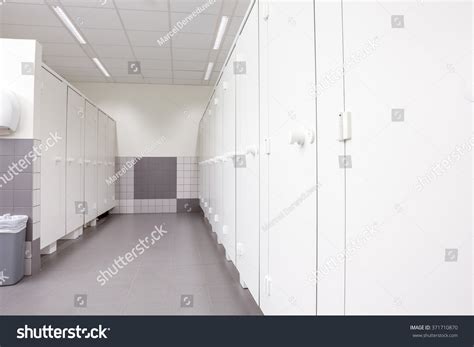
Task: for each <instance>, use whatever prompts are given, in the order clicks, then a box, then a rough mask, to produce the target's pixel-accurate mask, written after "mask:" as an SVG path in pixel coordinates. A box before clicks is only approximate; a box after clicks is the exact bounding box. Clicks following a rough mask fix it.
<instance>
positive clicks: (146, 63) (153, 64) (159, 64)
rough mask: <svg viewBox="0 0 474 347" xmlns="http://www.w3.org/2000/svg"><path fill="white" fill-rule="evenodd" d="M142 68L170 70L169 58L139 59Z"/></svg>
mask: <svg viewBox="0 0 474 347" xmlns="http://www.w3.org/2000/svg"><path fill="white" fill-rule="evenodd" d="M140 63H141V64H142V69H144V70H145V69H156V70H169V71H171V60H149V59H142V60H140Z"/></svg>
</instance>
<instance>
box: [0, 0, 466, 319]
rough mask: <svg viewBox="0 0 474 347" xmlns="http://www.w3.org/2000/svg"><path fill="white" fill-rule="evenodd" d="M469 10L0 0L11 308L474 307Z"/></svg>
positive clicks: (387, 310)
mask: <svg viewBox="0 0 474 347" xmlns="http://www.w3.org/2000/svg"><path fill="white" fill-rule="evenodd" d="M473 11H474V10H473V5H472V3H469V2H458V3H455V4H448V3H423V4H419V3H415V2H412V1H403V2H389V1H383V2H371V1H367V2H351V1H345V0H342V1H333V2H331V1H329V2H328V1H318V0H315V1H309V0H300V1H264V0H260V1H258V0H257V1H251V0H248V1H246V0H214V1H212V0H209V1H200V0H199V1H198V0H166V1H165V0H163V1H161V0H160V1H131V0H108V1H99V0H89V1H85V0H58V1H41V0H38V1H26V0H15V1H13V0H12V1H5V2H2V4H1V5H0V58H1V59H0V87H2V104H7V101H8V102H11V103H12V105H13V102H12V101H11V100H13V99H14V100H16V102H17V103H18V104H19V105H18V110H19V111H18V112H19V114H20V116H19V123H18V125H17V126H15V129H14V131H10V132H9V133H8V134H4V135H2V136H0V160H1V161H0V164H1V166H0V184H2V185H1V187H0V194H1V195H0V197H1V198H0V204H1V205H0V215H3V214H7V213H10V214H24V215H27V216H28V217H29V221H28V224H27V233H26V249H25V274H26V275H27V276H26V277H25V278H24V279H22V280H21V281H20V282H19V283H17V284H16V285H12V286H0V314H5V315H7V314H8V315H15V314H33V315H37V314H67V315H79V314H90V315H107V314H112V315H188V314H190V315H313V316H314V315H430V314H435V315H466V314H472V311H473V300H472V292H473V287H472V285H473V284H472V275H473V266H472V263H473V258H472V246H473V237H472V215H473V207H472V181H473V180H472V167H473V166H472V165H473V164H472V146H473V144H474V141H473V135H472V134H473V128H472V101H473V97H472V95H473V94H472V44H473V39H472V31H471V30H470V28H471V25H472V18H473V14H474V12H473ZM361 18H363V19H364V20H363V21H361ZM4 91H5V93H7V92H6V91H8V93H10V94H4ZM11 93H14V95H16V97H14V98H13V99H7V96H6V95H11ZM8 97H10V96H8ZM2 125H3V124H0V126H2ZM12 127H13V126H12ZM35 149H36V150H35ZM38 149H39V150H38ZM30 157H31V158H32V161H31V163H30V165H26V168H25V169H22V170H18V171H19V172H17V173H15V172H13V171H12V169H11V167H12V164H14V163H19V160H22V159H23V158H30ZM20 167H21V165H20ZM0 270H2V267H1V264H0ZM433 303H436V304H433Z"/></svg>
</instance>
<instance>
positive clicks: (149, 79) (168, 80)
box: [145, 77, 173, 84]
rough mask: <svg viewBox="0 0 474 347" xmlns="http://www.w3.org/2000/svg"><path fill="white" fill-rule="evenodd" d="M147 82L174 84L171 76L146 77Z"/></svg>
mask: <svg viewBox="0 0 474 347" xmlns="http://www.w3.org/2000/svg"><path fill="white" fill-rule="evenodd" d="M145 83H150V84H173V80H172V79H169V78H147V77H145Z"/></svg>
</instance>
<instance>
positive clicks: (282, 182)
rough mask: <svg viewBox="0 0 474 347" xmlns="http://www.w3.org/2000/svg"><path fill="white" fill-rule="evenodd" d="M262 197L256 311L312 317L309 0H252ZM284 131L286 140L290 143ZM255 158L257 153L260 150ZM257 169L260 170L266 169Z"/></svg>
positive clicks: (313, 104)
mask: <svg viewBox="0 0 474 347" xmlns="http://www.w3.org/2000/svg"><path fill="white" fill-rule="evenodd" d="M260 33H261V37H260V50H261V62H260V66H261V67H262V71H261V95H262V105H263V107H262V109H261V121H262V127H261V137H262V138H263V139H267V140H266V141H264V142H266V145H265V152H267V153H269V154H268V162H267V161H265V160H263V161H262V163H263V165H268V168H267V169H266V170H268V171H267V172H268V177H265V176H263V177H262V181H261V182H262V185H268V188H267V190H268V196H265V197H262V204H264V206H263V209H264V210H265V209H266V210H268V217H267V216H262V217H263V218H262V228H263V230H262V237H261V257H260V259H261V267H262V270H261V296H260V303H261V308H262V310H263V312H264V313H265V314H302V315H314V314H316V288H315V287H314V285H313V283H312V282H311V277H312V274H313V273H314V272H315V271H316V228H317V225H316V224H317V217H316V211H317V192H316V189H317V180H316V138H315V131H316V101H315V98H314V96H313V95H312V93H311V86H314V84H315V56H314V52H315V49H314V42H315V41H314V9H313V2H312V1H297V2H263V1H262V2H260ZM290 136H291V137H292V140H291V143H290ZM262 155H263V154H262ZM266 170H265V171H266Z"/></svg>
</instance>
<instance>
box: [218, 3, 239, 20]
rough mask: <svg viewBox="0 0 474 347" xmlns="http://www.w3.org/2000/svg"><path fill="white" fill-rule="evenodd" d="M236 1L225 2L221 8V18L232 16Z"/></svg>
mask: <svg viewBox="0 0 474 347" xmlns="http://www.w3.org/2000/svg"><path fill="white" fill-rule="evenodd" d="M237 1H238V0H225V1H224V4H223V6H222V15H223V16H232V14H233V13H234V8H235V4H236V2H237Z"/></svg>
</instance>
